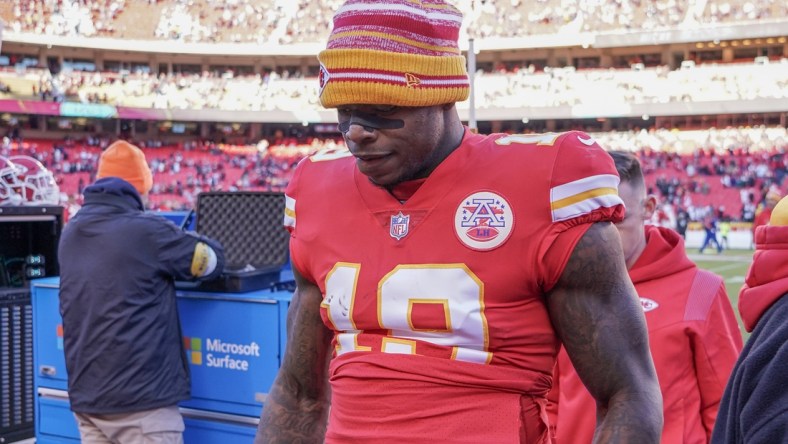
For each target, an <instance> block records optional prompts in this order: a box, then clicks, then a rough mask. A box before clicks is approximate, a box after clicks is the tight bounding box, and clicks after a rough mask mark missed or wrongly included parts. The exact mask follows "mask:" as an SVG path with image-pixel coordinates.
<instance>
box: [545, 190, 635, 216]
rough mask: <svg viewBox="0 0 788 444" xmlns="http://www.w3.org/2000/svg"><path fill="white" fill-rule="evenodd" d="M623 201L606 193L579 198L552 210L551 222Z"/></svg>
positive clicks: (620, 203)
mask: <svg viewBox="0 0 788 444" xmlns="http://www.w3.org/2000/svg"><path fill="white" fill-rule="evenodd" d="M623 204H624V201H622V200H621V198H620V197H618V195H614V194H606V195H602V196H597V197H594V198H591V199H585V200H581V201H580V202H577V203H574V204H572V205H568V206H565V207H563V208H559V209H556V210H553V222H560V221H563V220H568V219H572V218H575V217H578V216H582V215H584V214H589V213H591V212H592V211H594V210H597V209H599V208H610V207H614V206H616V205H623Z"/></svg>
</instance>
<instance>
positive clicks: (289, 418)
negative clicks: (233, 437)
mask: <svg viewBox="0 0 788 444" xmlns="http://www.w3.org/2000/svg"><path fill="white" fill-rule="evenodd" d="M293 274H294V275H295V281H296V291H295V293H294V294H293V299H292V301H291V302H290V308H289V309H288V312H287V348H286V350H285V356H284V359H283V360H282V366H281V367H280V369H279V373H278V374H277V376H276V379H275V380H274V384H273V386H272V387H271V391H270V393H269V394H268V398H267V399H266V401H265V405H264V406H263V412H262V414H261V415H260V425H259V426H258V428H257V436H256V437H255V441H254V442H255V444H274V443H288V444H296V443H316V442H323V439H324V436H325V433H326V420H327V417H328V408H329V405H330V392H329V388H328V362H329V360H330V358H331V338H332V334H331V331H330V330H329V329H328V328H326V326H325V325H324V324H323V321H322V320H321V318H320V302H321V301H322V294H321V293H320V288H318V287H317V286H316V285H315V284H313V283H311V282H309V281H307V280H306V279H304V278H303V277H302V276H301V274H300V273H298V272H297V271H296V270H295V269H293Z"/></svg>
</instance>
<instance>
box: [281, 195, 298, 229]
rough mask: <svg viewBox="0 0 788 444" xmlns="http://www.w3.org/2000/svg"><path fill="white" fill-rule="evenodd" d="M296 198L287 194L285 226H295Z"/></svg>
mask: <svg viewBox="0 0 788 444" xmlns="http://www.w3.org/2000/svg"><path fill="white" fill-rule="evenodd" d="M295 203H296V201H295V199H293V198H292V197H290V196H288V195H286V194H285V214H284V220H283V221H282V223H283V224H284V226H285V227H290V228H295V224H296V213H295Z"/></svg>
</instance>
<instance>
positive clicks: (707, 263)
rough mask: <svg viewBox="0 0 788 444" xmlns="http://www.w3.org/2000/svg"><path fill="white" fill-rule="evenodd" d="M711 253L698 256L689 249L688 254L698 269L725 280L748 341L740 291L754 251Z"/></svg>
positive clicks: (744, 335)
mask: <svg viewBox="0 0 788 444" xmlns="http://www.w3.org/2000/svg"><path fill="white" fill-rule="evenodd" d="M711 250H712V249H709V251H708V252H707V253H705V254H698V250H697V249H695V248H692V249H688V250H687V254H688V255H689V257H690V259H692V260H693V261H694V262H695V263H696V264H698V267H700V268H703V269H704V270H709V271H713V272H714V273H717V274H719V275H720V276H722V277H723V278H724V279H725V287H726V289H727V290H728V296H729V297H730V299H731V305H733V311H734V312H736V319H737V320H738V321H739V328H740V329H741V332H742V336H743V337H744V340H745V341H746V340H747V338H748V337H749V336H750V335H749V334H748V333H747V332H746V331H744V327H743V326H742V323H741V318H740V317H739V308H738V303H739V290H740V289H741V287H742V285H743V284H744V276H745V275H746V274H747V269H749V267H750V264H751V263H752V255H753V250H725V251H723V252H722V254H717V253H715V252H712V251H711Z"/></svg>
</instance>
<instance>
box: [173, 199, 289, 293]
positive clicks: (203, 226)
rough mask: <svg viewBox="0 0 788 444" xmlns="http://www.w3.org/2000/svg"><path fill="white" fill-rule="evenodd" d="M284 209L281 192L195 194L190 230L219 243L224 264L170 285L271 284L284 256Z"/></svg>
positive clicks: (215, 288) (232, 289)
mask: <svg viewBox="0 0 788 444" xmlns="http://www.w3.org/2000/svg"><path fill="white" fill-rule="evenodd" d="M284 210H285V197H284V193H275V192H263V191H248V192H247V191H244V192H225V191H214V192H207V193H200V194H199V195H198V196H197V207H196V223H195V231H196V232H197V233H199V234H202V235H204V236H208V237H210V238H212V239H216V240H218V241H219V242H221V244H222V246H223V247H224V256H225V260H226V265H225V269H224V272H223V273H222V275H221V276H220V277H219V278H217V279H215V280H211V281H206V282H199V283H191V282H176V287H177V288H179V289H184V290H196V291H210V292H229V293H244V292H248V291H254V290H261V289H268V288H271V289H273V288H275V287H276V285H277V284H279V283H280V277H281V272H282V270H283V268H284V267H285V265H286V264H287V262H288V259H289V240H290V235H289V234H288V233H287V230H285V228H284V227H283V226H282V220H283V217H284Z"/></svg>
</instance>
